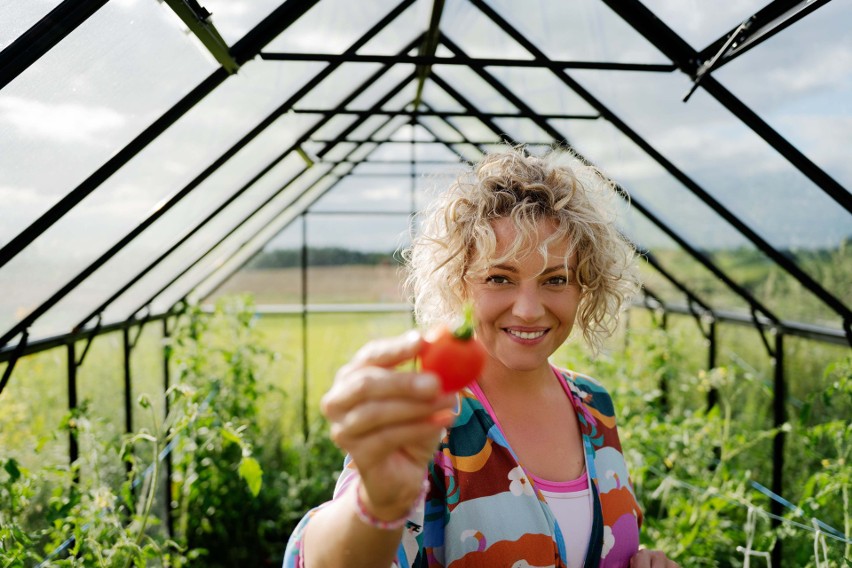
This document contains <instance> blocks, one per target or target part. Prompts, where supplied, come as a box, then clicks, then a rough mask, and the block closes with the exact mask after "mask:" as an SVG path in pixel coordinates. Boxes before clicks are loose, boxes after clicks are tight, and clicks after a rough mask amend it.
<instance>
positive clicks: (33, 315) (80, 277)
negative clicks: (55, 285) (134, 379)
mask: <svg viewBox="0 0 852 568" xmlns="http://www.w3.org/2000/svg"><path fill="white" fill-rule="evenodd" d="M410 1H411V0H406V2H410ZM406 2H403V4H401V5H400V6H403V5H406ZM292 3H294V0H289V1H288V2H287V3H285V5H284V6H282V7H281V8H279V9H278V10H276V11H275V12H273V14H272V15H270V16H268V17H267V18H266V19H265V20H264V21H263V22H261V23H260V24H258V27H259V28H262V30H263V33H259V34H253V33H252V32H249V34H246V35H247V37H251V38H252V41H247V42H246V43H241V44H240V45H241V46H242V48H241V49H242V50H243V51H245V50H247V49H248V48H249V47H252V48H255V49H257V50H259V49H260V47H262V46H263V45H264V44H257V45H255V44H254V43H253V41H261V40H262V39H264V38H267V37H268V36H269V34H270V33H271V30H273V29H277V28H275V26H272V25H270V24H267V22H269V21H270V19H271V18H273V16H274V15H275V14H276V13H278V14H279V18H284V16H289V17H288V18H285V19H284V20H283V21H284V22H285V23H286V24H287V25H289V24H290V23H292V22H293V21H295V19H296V18H297V17H298V15H301V12H298V13H297V12H287V14H281V13H280V12H281V9H282V8H284V7H285V6H287V5H290V4H292ZM313 3H314V2H299V3H297V5H298V6H299V7H300V8H304V9H305V10H307V7H308V6H307V5H308V4H310V5H312V4H313ZM394 17H395V16H394ZM383 21H384V20H383ZM387 21H390V20H387ZM279 24H280V23H279ZM276 25H278V24H276ZM380 30H381V27H374V28H373V29H372V31H373V35H375V33H378V31H380ZM280 31H283V30H279V32H280ZM273 37H274V35H273V36H272V37H269V38H268V39H267V40H266V41H269V40H271V39H272V38H273ZM371 37H372V36H369V37H364V38H362V40H363V43H366V42H367V41H369V39H370V38H371ZM244 39H245V38H244ZM240 41H241V42H242V41H243V40H240ZM359 47H360V45H359ZM354 49H357V47H355V48H354ZM331 67H333V66H329V67H327V68H326V69H324V70H323V71H322V72H320V73H319V74H318V75H317V76H315V77H314V79H312V80H311V81H309V82H308V84H306V85H304V86H303V87H302V88H301V89H300V90H299V91H298V92H297V93H296V94H294V95H293V96H291V97H290V98H289V99H288V100H287V101H286V102H285V103H284V104H282V105H281V106H280V107H279V108H278V109H277V110H276V111H275V112H273V113H272V114H271V115H270V116H268V117H267V118H266V119H265V120H263V121H262V122H261V124H260V125H258V126H257V127H255V128H254V129H253V130H252V131H251V132H250V133H249V134H247V135H246V136H244V137H243V138H242V139H241V140H240V141H239V142H237V143H236V144H235V145H234V146H232V147H231V148H230V149H229V150H228V151H226V152H225V153H224V154H223V155H222V156H220V157H219V158H218V159H217V160H216V161H214V162H213V164H211V165H210V166H208V167H207V168H206V169H205V170H204V171H203V172H202V173H201V174H199V175H198V176H196V177H195V179H193V181H191V182H190V183H189V184H188V185H187V186H185V187H184V188H183V189H181V190H180V191H178V192H177V193H175V194H173V195H172V196H171V197H170V198H169V199H168V200H167V201H166V202H165V203H163V204H162V205H161V206H160V207H158V208H157V209H156V210H154V211H153V212H152V213H151V214H150V215H149V216H148V217H147V218H145V220H143V221H142V222H141V223H140V224H139V225H137V226H136V227H135V228H134V229H133V230H132V231H130V232H129V233H128V234H127V235H125V236H124V237H123V238H122V239H120V240H119V241H118V242H117V243H115V244H114V245H113V246H112V247H110V249H109V250H107V251H106V252H105V253H103V254H102V255H101V256H99V257H98V258H97V259H96V260H95V261H93V262H92V263H90V264H89V265H88V266H87V267H86V268H85V269H84V270H83V271H82V272H80V273H79V274H77V276H75V277H74V278H73V279H72V280H71V281H69V282H67V283H66V284H65V285H64V286H63V287H62V288H60V289H59V290H58V291H57V292H55V293H54V294H53V295H52V296H51V297H50V298H48V299H47V300H46V301H45V302H43V303H42V304H41V305H40V306H39V307H38V308H36V309H35V310H33V311H32V312H30V313H29V314H28V315H27V316H26V317H25V318H24V319H23V320H22V321H21V322H19V323H18V324H16V325H15V326H14V327H13V329H12V330H10V331H9V332H7V333H6V334H5V335H3V336H2V337H0V345H3V344H5V343H6V342H7V341H9V340H10V339H11V338H12V337H14V336H15V335H16V334H17V333H18V332H20V331H21V330H23V329H26V328H28V327H29V326H30V325H32V322H34V321H35V320H36V319H38V317H40V316H41V315H42V314H44V313H45V312H46V311H47V310H48V309H50V308H51V307H52V306H54V305H55V304H56V303H58V302H59V301H60V300H61V299H62V298H63V297H65V296H66V295H67V294H68V293H69V292H70V291H71V290H73V289H74V288H76V287H77V286H79V285H80V284H81V283H82V282H83V281H84V280H85V279H86V278H88V277H89V276H90V275H91V274H92V273H93V272H95V271H96V270H97V269H98V268H100V267H101V266H103V265H104V264H105V263H106V262H107V261H108V260H109V259H110V258H112V257H113V256H115V255H116V254H117V253H118V252H119V251H121V250H122V249H123V248H124V247H125V246H126V245H127V244H128V243H130V242H131V241H132V240H133V239H135V238H136V237H137V236H139V235H140V234H141V233H142V232H143V231H144V230H145V229H147V228H148V227H149V226H151V225H152V224H153V223H154V222H155V221H156V220H157V219H159V218H160V217H162V216H163V215H164V214H165V213H166V212H168V211H169V210H170V209H171V208H172V207H174V206H175V205H177V204H178V203H179V202H180V201H181V200H182V199H183V198H184V197H186V196H187V195H188V194H189V193H190V192H191V191H193V190H194V189H195V188H196V187H198V186H199V185H200V184H201V182H202V181H203V180H205V179H206V178H207V177H208V176H210V175H211V174H212V173H213V172H214V171H216V170H217V169H218V168H219V167H220V166H221V165H222V164H224V163H225V162H226V161H227V160H229V159H230V158H231V157H232V156H233V155H235V154H236V153H237V152H238V151H239V150H240V149H241V148H243V147H244V146H245V145H247V144H248V143H249V142H250V141H251V140H252V139H253V138H254V137H255V136H257V135H258V134H259V133H260V132H262V131H263V130H264V129H265V128H266V127H267V126H269V125H270V124H272V122H274V121H275V119H277V118H278V117H279V116H280V115H281V114H283V113H284V112H286V111H287V110H289V109H290V107H291V106H292V105H293V104H295V102H296V101H298V100H299V99H300V98H301V97H302V96H304V95H305V94H306V93H307V92H309V91H310V90H311V89H312V88H313V87H314V86H315V85H316V84H318V83H319V82H320V81H321V80H322V79H324V78H325V77H327V75H328V73H331V70H330V68H331ZM223 73H226V71H225V70H224V69H223V68H220V69H218V70H217V71H216V73H214V75H215V74H223ZM219 82H221V81H219ZM219 82H217V83H216V84H217V85H218V83H219ZM211 90H212V89H211ZM208 92H209V91H208ZM199 100H200V99H199ZM172 110H174V109H172ZM187 110H188V109H187ZM169 112H171V111H169ZM167 114H168V113H167ZM181 114H182V113H181ZM178 116H179V115H178ZM178 116H176V117H174V120H176V119H177V118H178ZM162 120H163V118H161V119H159V120H158V121H157V123H159V122H161V121H162ZM174 120H172V121H171V122H174ZM171 122H169V124H171ZM155 124H156V123H155ZM146 144H147V142H146ZM143 147H144V146H143ZM141 148H142V147H140V148H139V149H138V150H136V151H137V152H138V151H139V150H141ZM127 159H130V158H129V157H128V158H127ZM112 161H113V160H110V162H112ZM108 163H109V162H108ZM123 163H124V162H122V163H121V165H123ZM119 167H120V166H119ZM102 169H103V168H102ZM103 179H106V178H103ZM101 181H103V180H100V181H99V182H98V183H97V185H99V184H100V182H101ZM97 185H95V186H92V187H91V188H90V189H89V190H88V192H91V191H92V190H94V189H95V187H97ZM75 192H76V190H75ZM88 192H85V195H88ZM85 195H83V196H81V197H80V199H82V198H83V197H84V196H85ZM63 201H64V200H63ZM60 203H61V202H60ZM68 208H69V209H70V206H69V207H68ZM66 211H67V210H66ZM60 216H61V215H60ZM57 219H58V217H57ZM45 228H46V227H45ZM26 232H27V231H26V230H25V231H24V233H26ZM22 234H23V233H22ZM20 237H21V235H18V237H16V239H15V240H17V239H19V238H20ZM13 242H14V240H13ZM11 244H12V243H10V245H11ZM5 250H6V248H4V249H3V251H0V254H2V252H4V251H5ZM0 266H2V264H0Z"/></svg>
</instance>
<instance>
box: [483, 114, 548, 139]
mask: <svg viewBox="0 0 852 568" xmlns="http://www.w3.org/2000/svg"><path fill="white" fill-rule="evenodd" d="M494 124H496V125H497V126H499V127H500V132H501V133H503V134H508V135H509V136H511V137H512V139H513V140H519V141H522V142H524V143H529V142H542V143H545V144H546V143H548V140H552V138H553V137H552V136H551V135H549V134H548V133H547V132H545V131H544V130H543V129H542V128H541V127H540V126H539V125H537V124H536V123H535V122H533V121H532V120H530V119H528V118H495V119H494Z"/></svg>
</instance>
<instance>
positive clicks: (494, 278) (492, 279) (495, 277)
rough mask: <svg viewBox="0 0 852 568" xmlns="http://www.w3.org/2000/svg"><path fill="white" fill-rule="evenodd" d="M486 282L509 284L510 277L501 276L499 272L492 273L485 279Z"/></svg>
mask: <svg viewBox="0 0 852 568" xmlns="http://www.w3.org/2000/svg"><path fill="white" fill-rule="evenodd" d="M485 282H487V283H488V284H508V283H509V279H508V278H506V277H505V276H500V275H499V274H492V275H491V276H488V277H487V278H486V279H485Z"/></svg>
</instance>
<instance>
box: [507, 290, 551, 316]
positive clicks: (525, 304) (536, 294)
mask: <svg viewBox="0 0 852 568" xmlns="http://www.w3.org/2000/svg"><path fill="white" fill-rule="evenodd" d="M536 284H537V283H535V282H524V283H522V284H521V285H520V286H518V289H517V293H516V295H515V301H514V303H513V304H512V315H514V316H515V317H517V318H519V319H522V320H524V321H535V320H536V319H538V318H540V317H541V316H543V315H544V312H545V309H544V304H543V303H542V300H541V290H540V289H539V287H538V286H537V285H536Z"/></svg>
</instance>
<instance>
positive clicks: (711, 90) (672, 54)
mask: <svg viewBox="0 0 852 568" xmlns="http://www.w3.org/2000/svg"><path fill="white" fill-rule="evenodd" d="M603 1H604V2H605V3H606V5H607V6H609V7H610V8H611V9H612V10H613V11H614V12H615V13H616V14H618V15H619V16H621V18H622V19H624V21H626V22H627V23H628V24H630V25H631V26H632V27H633V28H634V29H635V30H636V31H638V32H639V33H640V34H642V36H643V37H645V39H647V40H648V41H649V42H651V44H652V45H654V46H655V47H656V48H657V49H659V50H660V51H662V52H663V54H664V55H665V56H666V57H668V58H669V59H671V60H672V61H673V62H674V63H675V64H676V65H677V66H678V68H679V69H680V70H681V71H683V72H684V73H686V74H687V75H689V76H690V77H693V78H695V77H696V73H697V71H698V68H699V59H700V54H699V53H698V52H697V51H695V49H693V48H692V47H691V46H690V45H689V44H688V43H686V42H685V41H684V40H683V39H682V38H681V37H680V36H679V35H677V34H676V33H675V32H674V30H672V29H671V28H669V27H668V26H667V25H666V24H665V23H664V22H663V21H662V20H660V19H659V18H658V17H657V16H656V15H655V14H654V13H653V12H651V11H650V10H649V9H648V8H646V7H645V6H644V5H643V4H642V3H641V2H639V0H603ZM479 2H480V0H476V2H475V3H477V4H478V3H479ZM701 86H702V87H703V88H704V90H705V91H707V93H708V94H709V95H710V96H712V97H713V98H715V99H716V100H717V101H718V102H719V103H721V104H722V106H724V107H725V108H727V109H728V110H729V111H730V112H731V114H733V115H734V116H736V117H737V118H738V119H740V121H741V122H742V123H743V124H745V125H746V126H748V127H749V128H750V129H751V130H753V131H754V132H755V133H756V134H757V135H758V136H760V137H761V138H763V140H764V141H766V143H768V144H769V145H770V146H771V147H772V148H774V149H775V150H776V151H777V152H778V153H779V154H781V155H782V156H783V157H784V158H785V159H786V160H787V161H788V162H790V163H791V164H792V165H793V167H795V168H796V169H797V170H799V171H800V172H802V173H803V174H804V175H805V176H806V177H807V178H808V179H810V180H811V181H812V182H813V183H814V184H815V185H816V186H817V187H819V188H820V189H822V190H823V191H824V192H825V193H826V194H828V195H829V196H830V197H831V198H832V199H834V200H835V201H836V202H837V203H839V204H840V205H841V206H842V207H843V208H844V209H846V210H847V211H849V212H850V213H852V195H850V194H849V192H848V191H847V190H846V189H844V187H843V186H841V185H840V184H839V183H838V182H837V181H836V180H835V179H834V178H832V177H831V176H830V175H828V173H826V172H825V171H824V170H823V169H822V168H820V167H819V166H817V165H816V164H815V163H813V162H812V161H811V160H810V159H809V158H808V157H807V156H805V155H804V154H803V153H801V152H800V151H799V150H798V149H797V148H796V147H795V146H793V145H792V144H790V142H788V141H787V139H786V138H784V137H783V136H781V134H779V133H778V132H776V131H775V129H773V128H772V127H771V126H769V124H768V123H766V122H765V121H764V120H763V119H762V118H760V116H758V115H757V113H755V112H754V111H752V110H751V109H750V108H749V107H747V106H746V105H745V104H744V103H743V102H742V101H741V100H739V99H738V98H737V97H736V96H734V94H733V93H731V92H730V91H728V89H726V88H725V87H724V86H722V84H721V83H719V82H718V81H716V80H715V79H714V78H713V76H712V75H711V74H710V73H706V74H704V76H703V77H702V79H701ZM847 312H848V310H847ZM844 317H846V318H848V317H850V316H849V314H847V315H846V316H844Z"/></svg>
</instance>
